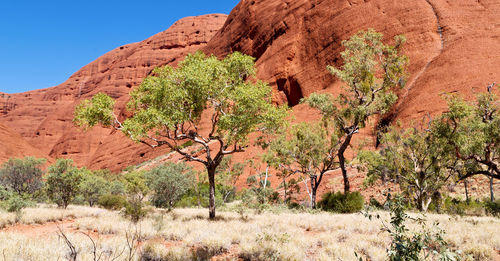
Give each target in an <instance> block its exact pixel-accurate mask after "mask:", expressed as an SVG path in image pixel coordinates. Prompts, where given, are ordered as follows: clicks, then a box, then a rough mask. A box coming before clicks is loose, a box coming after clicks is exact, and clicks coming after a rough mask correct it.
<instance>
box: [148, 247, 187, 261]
mask: <svg viewBox="0 0 500 261" xmlns="http://www.w3.org/2000/svg"><path fill="white" fill-rule="evenodd" d="M191 255H192V254H191V253H190V250H189V249H188V248H185V247H171V248H166V247H165V246H163V245H162V244H159V243H154V242H151V243H147V244H146V245H145V246H144V247H143V248H142V251H141V253H140V256H139V260H141V261H191V260H193V258H192V256H191ZM195 260H196V259H195Z"/></svg>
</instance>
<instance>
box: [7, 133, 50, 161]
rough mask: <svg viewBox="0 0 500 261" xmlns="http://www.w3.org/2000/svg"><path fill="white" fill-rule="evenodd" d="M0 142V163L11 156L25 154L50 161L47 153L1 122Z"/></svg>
mask: <svg viewBox="0 0 500 261" xmlns="http://www.w3.org/2000/svg"><path fill="white" fill-rule="evenodd" d="M0 144H1V146H0V162H2V163H3V162H4V161H7V160H8V159H9V158H12V157H15V158H22V157H26V156H33V157H38V158H46V159H48V160H49V162H51V161H52V159H50V157H48V155H46V154H44V153H43V152H41V151H40V150H39V149H37V148H35V147H33V146H31V145H30V144H29V143H28V142H27V141H26V140H24V139H23V137H21V135H19V133H17V132H15V131H13V130H11V129H9V128H7V127H6V126H5V125H3V124H0Z"/></svg>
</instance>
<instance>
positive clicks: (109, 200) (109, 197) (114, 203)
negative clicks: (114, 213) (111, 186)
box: [97, 194, 127, 210]
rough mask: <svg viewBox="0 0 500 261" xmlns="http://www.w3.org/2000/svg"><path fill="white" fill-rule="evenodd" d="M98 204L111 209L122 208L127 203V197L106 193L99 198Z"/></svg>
mask: <svg viewBox="0 0 500 261" xmlns="http://www.w3.org/2000/svg"><path fill="white" fill-rule="evenodd" d="M97 205H99V206H101V207H103V208H105V209H109V210H120V209H122V208H124V207H125V206H126V205H127V199H125V197H124V196H121V195H113V194H105V195H103V196H101V197H100V198H99V200H98V201H97Z"/></svg>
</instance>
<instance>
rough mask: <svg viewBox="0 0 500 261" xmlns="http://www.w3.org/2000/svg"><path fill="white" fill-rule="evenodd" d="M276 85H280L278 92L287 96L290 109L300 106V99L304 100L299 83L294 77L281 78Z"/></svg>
mask: <svg viewBox="0 0 500 261" xmlns="http://www.w3.org/2000/svg"><path fill="white" fill-rule="evenodd" d="M276 85H278V91H282V92H283V93H284V94H285V95H286V99H287V101H288V106H290V107H292V106H295V105H297V104H299V102H300V99H302V98H304V95H303V94H302V89H301V86H300V84H299V82H298V81H297V80H296V79H295V78H293V77H288V78H279V79H278V80H276Z"/></svg>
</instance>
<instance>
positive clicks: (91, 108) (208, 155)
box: [74, 52, 287, 218]
mask: <svg viewBox="0 0 500 261" xmlns="http://www.w3.org/2000/svg"><path fill="white" fill-rule="evenodd" d="M153 73H154V75H152V76H149V77H147V78H146V79H145V80H144V81H143V83H142V84H141V85H140V86H139V88H137V89H135V90H134V91H132V92H131V94H130V96H131V101H130V103H129V108H130V109H131V111H132V112H133V116H132V117H130V118H128V119H126V120H125V121H123V122H121V121H119V119H118V117H117V116H116V115H115V114H114V113H113V107H114V100H113V99H112V98H110V97H109V96H107V95H105V94H97V95H96V96H94V97H93V98H92V99H90V100H85V101H83V102H82V103H81V104H80V105H79V106H78V107H77V108H76V111H75V119H74V121H75V123H76V124H77V125H79V126H83V127H92V126H95V125H97V124H101V125H103V126H106V127H113V128H115V129H118V130H121V131H122V132H123V133H124V134H125V135H127V136H128V137H130V138H131V139H132V140H134V141H137V142H141V143H144V144H147V145H148V146H151V147H152V148H157V147H160V146H168V147H169V148H170V149H171V150H172V151H175V152H176V153H178V154H180V155H182V157H183V158H184V159H185V160H187V161H193V162H198V163H201V164H203V165H204V166H205V168H206V170H207V172H208V179H209V185H210V193H209V217H210V218H214V217H215V173H216V169H217V167H218V166H219V164H220V163H221V161H222V159H223V158H224V157H225V156H227V155H230V154H234V153H239V152H243V151H245V148H246V147H247V146H248V144H249V138H248V136H249V135H250V134H251V133H254V132H257V133H266V132H272V131H274V130H276V129H278V128H279V125H280V124H282V123H284V118H285V115H286V111H287V109H286V108H285V107H277V106H274V105H273V103H272V101H271V97H272V90H271V88H270V87H269V86H268V85H267V84H266V83H264V82H261V81H258V80H256V79H255V77H254V76H255V65H254V58H252V57H250V56H246V55H243V54H241V53H233V54H231V55H228V56H227V57H226V58H225V59H223V60H219V59H217V58H216V57H215V56H208V57H207V56H205V55H204V54H203V53H201V52H197V53H195V54H190V55H188V56H187V57H186V58H185V60H184V61H182V62H180V63H179V65H178V67H177V68H173V67H171V66H164V67H159V68H156V69H155V70H154V71H153ZM202 115H203V116H202ZM202 117H203V118H204V119H205V120H206V121H208V124H205V125H203V124H202V123H201V120H202ZM202 126H208V127H204V128H203V129H201V128H202ZM187 142H192V143H194V144H196V145H197V146H198V147H200V151H198V153H190V152H188V151H186V150H183V146H182V145H183V144H186V143H187Z"/></svg>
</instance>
